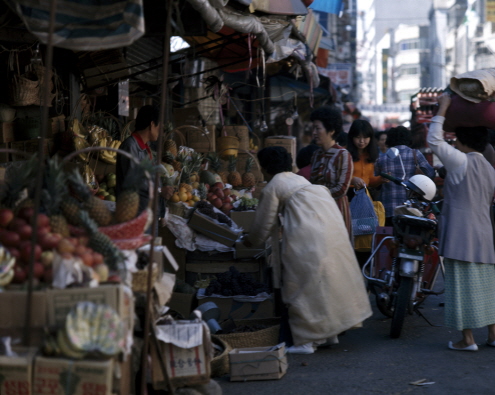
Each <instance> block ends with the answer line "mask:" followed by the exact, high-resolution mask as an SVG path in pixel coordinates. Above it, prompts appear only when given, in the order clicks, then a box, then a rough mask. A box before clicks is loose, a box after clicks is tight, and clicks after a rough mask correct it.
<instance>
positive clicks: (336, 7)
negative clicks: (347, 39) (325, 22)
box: [309, 0, 342, 15]
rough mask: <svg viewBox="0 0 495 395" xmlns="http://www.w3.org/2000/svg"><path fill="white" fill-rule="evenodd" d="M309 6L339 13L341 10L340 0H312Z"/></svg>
mask: <svg viewBox="0 0 495 395" xmlns="http://www.w3.org/2000/svg"><path fill="white" fill-rule="evenodd" d="M309 8H311V9H313V10H315V11H320V12H326V13H328V14H336V15H339V14H340V11H341V10H342V0H314V1H313V2H312V3H311V5H310V6H309Z"/></svg>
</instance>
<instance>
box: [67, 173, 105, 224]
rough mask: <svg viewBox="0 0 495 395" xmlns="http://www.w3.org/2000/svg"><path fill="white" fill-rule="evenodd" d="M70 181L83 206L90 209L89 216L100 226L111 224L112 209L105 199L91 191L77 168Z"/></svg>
mask: <svg viewBox="0 0 495 395" xmlns="http://www.w3.org/2000/svg"><path fill="white" fill-rule="evenodd" d="M70 183H71V185H72V187H73V188H74V192H75V193H76V194H77V195H78V197H79V198H80V199H81V200H82V202H83V208H84V209H85V210H87V211H88V214H89V216H90V217H91V218H92V219H94V220H95V221H96V223H97V224H98V226H107V225H109V224H110V222H112V213H111V211H110V210H109V209H108V207H107V205H106V204H105V202H104V201H103V200H101V199H99V198H97V197H96V196H94V195H93V194H92V193H91V191H90V190H89V188H88V186H87V185H86V184H85V183H84V180H83V178H82V176H81V173H79V171H78V170H77V169H75V170H74V171H73V174H72V177H71V178H70Z"/></svg>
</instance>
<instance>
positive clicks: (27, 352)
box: [0, 348, 38, 395]
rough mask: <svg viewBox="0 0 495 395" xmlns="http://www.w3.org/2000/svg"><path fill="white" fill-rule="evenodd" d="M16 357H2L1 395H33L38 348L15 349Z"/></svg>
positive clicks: (0, 373) (0, 370) (0, 359)
mask: <svg viewBox="0 0 495 395" xmlns="http://www.w3.org/2000/svg"><path fill="white" fill-rule="evenodd" d="M13 351H15V352H16V353H17V356H15V357H7V356H0V377H1V378H2V380H0V394H2V395H4V394H5V395H7V394H9V395H31V394H32V390H31V389H32V386H33V359H34V355H35V354H36V352H37V351H38V349H37V348H14V349H13Z"/></svg>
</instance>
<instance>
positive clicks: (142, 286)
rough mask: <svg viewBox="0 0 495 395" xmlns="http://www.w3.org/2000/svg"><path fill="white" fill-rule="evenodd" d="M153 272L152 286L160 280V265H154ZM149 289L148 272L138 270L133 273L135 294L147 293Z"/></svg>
mask: <svg viewBox="0 0 495 395" xmlns="http://www.w3.org/2000/svg"><path fill="white" fill-rule="evenodd" d="M152 270H153V272H152V273H151V285H152V286H153V284H154V283H155V282H156V280H157V279H158V265H157V264H156V263H153V269H152ZM147 289H148V270H147V269H143V270H138V271H137V272H134V273H132V290H133V291H134V292H146V290H147Z"/></svg>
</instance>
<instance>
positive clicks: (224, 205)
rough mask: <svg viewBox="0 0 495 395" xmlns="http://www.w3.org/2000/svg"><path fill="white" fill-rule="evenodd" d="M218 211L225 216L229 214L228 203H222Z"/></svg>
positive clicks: (229, 206) (229, 205) (230, 207)
mask: <svg viewBox="0 0 495 395" xmlns="http://www.w3.org/2000/svg"><path fill="white" fill-rule="evenodd" d="M220 210H222V212H224V213H225V214H228V213H230V210H232V205H231V204H230V203H224V204H222V207H220Z"/></svg>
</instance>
